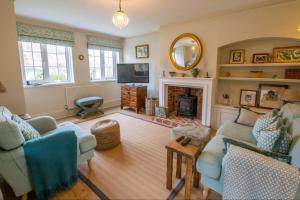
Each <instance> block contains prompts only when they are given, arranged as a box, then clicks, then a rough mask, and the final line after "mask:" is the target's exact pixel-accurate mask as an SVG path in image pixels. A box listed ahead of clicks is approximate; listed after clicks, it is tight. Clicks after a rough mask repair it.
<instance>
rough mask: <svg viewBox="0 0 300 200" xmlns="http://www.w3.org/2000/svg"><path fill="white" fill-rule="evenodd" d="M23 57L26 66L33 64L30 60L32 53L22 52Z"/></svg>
mask: <svg viewBox="0 0 300 200" xmlns="http://www.w3.org/2000/svg"><path fill="white" fill-rule="evenodd" d="M23 57H24V65H25V67H27V66H33V60H32V53H31V52H23Z"/></svg>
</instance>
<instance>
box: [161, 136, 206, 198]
mask: <svg viewBox="0 0 300 200" xmlns="http://www.w3.org/2000/svg"><path fill="white" fill-rule="evenodd" d="M166 148H167V184H166V187H167V189H168V190H171V189H172V174H173V153H174V152H175V153H177V162H176V165H177V166H176V178H181V166H182V156H185V157H186V175H185V199H186V200H189V199H190V197H191V187H192V181H193V182H194V187H195V188H198V187H199V178H200V174H199V172H197V170H196V168H195V161H196V159H197V158H198V156H199V155H200V153H201V151H202V148H201V147H195V146H193V145H190V144H188V145H186V146H182V145H181V144H180V143H179V142H177V141H176V140H172V141H171V142H170V143H169V144H167V145H166Z"/></svg>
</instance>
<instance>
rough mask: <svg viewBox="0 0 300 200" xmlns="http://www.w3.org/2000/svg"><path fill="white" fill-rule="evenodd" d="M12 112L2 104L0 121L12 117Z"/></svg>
mask: <svg viewBox="0 0 300 200" xmlns="http://www.w3.org/2000/svg"><path fill="white" fill-rule="evenodd" d="M11 117H12V113H11V112H10V111H9V110H8V109H7V108H6V107H4V106H0V121H6V120H7V119H11Z"/></svg>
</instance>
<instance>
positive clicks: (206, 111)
mask: <svg viewBox="0 0 300 200" xmlns="http://www.w3.org/2000/svg"><path fill="white" fill-rule="evenodd" d="M213 83H214V79H213V78H189V77H176V78H174V77H172V78H161V79H160V81H159V105H160V106H163V107H168V89H169V86H177V87H187V88H198V89H201V90H202V109H201V110H202V113H201V118H199V120H200V119H201V124H202V125H205V126H208V127H210V126H211V113H212V88H213Z"/></svg>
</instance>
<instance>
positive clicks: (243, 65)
mask: <svg viewBox="0 0 300 200" xmlns="http://www.w3.org/2000/svg"><path fill="white" fill-rule="evenodd" d="M219 66H220V67H221V68H225V67H228V68H235V67H236V68H242V67H300V63H261V64H254V63H245V64H220V65H219Z"/></svg>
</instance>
